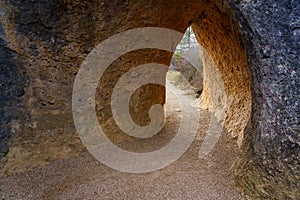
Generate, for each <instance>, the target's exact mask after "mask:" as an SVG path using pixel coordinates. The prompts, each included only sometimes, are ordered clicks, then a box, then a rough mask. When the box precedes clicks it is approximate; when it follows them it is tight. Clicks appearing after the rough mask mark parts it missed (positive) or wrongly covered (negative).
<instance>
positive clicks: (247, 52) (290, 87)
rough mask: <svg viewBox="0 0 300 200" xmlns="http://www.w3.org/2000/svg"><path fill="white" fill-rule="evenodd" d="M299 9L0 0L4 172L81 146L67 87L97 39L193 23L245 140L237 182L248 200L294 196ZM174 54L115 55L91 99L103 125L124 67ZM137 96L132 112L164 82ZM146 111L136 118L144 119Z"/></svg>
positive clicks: (235, 128) (159, 93) (234, 126)
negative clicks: (6, 145) (139, 29)
mask: <svg viewBox="0 0 300 200" xmlns="http://www.w3.org/2000/svg"><path fill="white" fill-rule="evenodd" d="M299 13H300V6H299V2H298V1H296V0H290V1H285V0H283V1H279V0H278V1H269V2H267V1H246V0H242V1H233V0H228V1H204V0H203V1H198V0H188V1H175V0H165V1H158V0H154V1H138V0H135V1H130V0H129V1H118V0H117V1H104V0H103V1H73V0H72V1H71V0H70V1H67V0H65V1H61V0H54V1H46V0H44V1H12V0H11V1H10V0H5V1H4V0H2V1H0V27H1V28H0V36H1V37H0V38H1V39H0V47H1V49H0V55H1V61H0V65H1V101H0V103H1V112H0V116H1V137H2V135H3V137H6V138H9V137H10V135H13V137H12V146H11V147H10V151H9V153H8V155H7V157H6V158H5V159H8V162H7V165H6V168H5V170H7V171H9V170H12V171H15V170H17V169H19V167H20V166H21V168H22V169H24V168H30V167H32V166H37V165H40V164H45V163H47V162H51V161H52V160H56V159H61V158H65V157H68V156H70V155H73V154H76V153H77V152H80V151H82V150H83V146H82V145H81V142H80V140H79V138H78V137H77V136H76V132H75V128H74V124H73V120H72V113H71V104H72V102H71V96H72V88H73V82H74V79H75V76H76V73H77V71H78V69H79V67H80V65H81V63H82V61H83V60H84V59H85V57H86V56H87V54H88V53H89V52H90V51H91V50H92V49H93V48H94V47H95V46H96V45H97V44H98V43H100V42H101V41H103V40H105V39H106V38H108V37H109V36H111V35H114V34H116V33H118V32H121V31H124V30H127V29H132V28H137V27H146V26H159V27H165V28H171V29H175V30H178V31H181V32H184V30H185V29H186V28H187V27H188V26H189V25H191V24H193V29H194V32H195V33H196V34H197V35H198V39H199V42H200V44H201V45H202V46H203V47H204V48H205V49H206V51H207V53H208V54H209V55H210V57H211V61H213V63H214V64H215V66H216V68H217V69H218V70H219V71H220V73H221V78H222V80H224V86H225V94H226V98H227V108H226V114H227V118H226V121H225V125H226V127H228V128H229V129H231V131H232V134H233V135H234V136H237V137H239V138H240V139H242V138H244V139H243V140H242V141H243V142H242V147H241V150H242V152H243V154H242V155H241V159H240V160H239V162H237V164H236V166H235V171H234V174H235V176H236V177H237V179H236V180H237V185H238V187H239V188H240V189H241V190H242V191H243V192H244V193H245V194H246V195H247V196H249V197H250V198H253V199H297V198H300V197H299V191H298V188H299V179H300V178H299V177H300V176H299V173H300V169H299V166H300V163H299V151H300V147H299V145H300V139H299V124H300V123H299V121H300V120H299V116H300V114H299V110H300V108H299V104H300V103H299V99H300V98H299V94H300V92H299V88H300V85H299V83H300V80H299V69H300V68H299V56H298V55H299V53H300V52H299V48H298V46H299V40H300V38H299V37H300V34H299ZM149 55H151V58H149ZM170 56H171V55H170V54H168V53H166V52H156V51H152V50H147V51H140V52H132V53H131V54H128V55H124V57H123V58H120V59H118V60H117V61H116V62H115V63H114V64H113V66H112V67H111V68H110V70H111V71H109V70H108V71H107V73H108V74H107V76H105V77H104V78H103V82H102V83H103V85H102V84H100V85H99V88H101V87H102V89H104V90H103V91H102V92H103V93H98V95H97V98H98V100H97V99H96V101H98V102H100V104H98V105H101V106H102V107H100V106H98V107H97V108H96V109H98V110H97V111H98V116H99V118H100V121H101V120H103V121H101V122H103V123H104V124H106V125H107V127H111V128H112V127H115V126H114V125H113V123H114V122H113V121H112V120H111V117H110V114H111V113H110V111H109V104H110V103H109V100H108V99H109V95H110V93H111V89H112V88H113V84H114V83H115V82H116V79H117V78H118V77H119V76H120V75H121V74H122V73H124V72H125V71H126V70H129V69H130V68H131V67H133V66H134V65H135V64H142V63H144V62H146V61H159V62H161V63H168V62H169V59H170ZM133 58H134V59H133ZM146 58H147V59H146ZM132 59H133V60H132ZM2 66H3V67H2ZM117 66H119V67H117ZM122 66H123V69H122ZM209 74H213V73H209ZM3 75H4V76H3ZM250 78H251V80H250ZM216 86H217V84H215V85H214V87H216ZM205 87H207V88H208V87H210V86H209V84H207V85H206V86H205ZM249 89H251V90H249ZM153 91H155V92H153ZM250 91H251V93H250ZM151 92H152V94H153V95H152V96H151V97H153V98H150V96H149V94H150V93H151ZM140 94H141V95H142V94H145V98H143V97H142V96H143V95H142V96H141V97H137V96H135V97H133V100H134V103H133V104H131V105H135V106H136V107H135V108H137V111H138V110H139V109H138V108H139V107H142V108H147V107H149V105H150V104H151V103H150V100H151V99H152V100H154V99H157V100H158V101H159V102H158V103H161V104H163V102H164V95H165V94H164V88H157V86H145V87H143V88H141V89H140V90H139V91H138V92H137V95H138V96H139V95H140ZM206 96H207V97H208V98H207V99H209V96H214V95H213V94H209V92H206ZM149 98H150V99H149ZM145 99H148V100H149V101H147V102H145ZM251 100H252V106H251V109H250V105H251ZM220 102H221V104H220V105H222V101H221V100H220ZM133 107H134V106H133ZM143 110H144V112H141V113H142V114H141V117H133V118H134V119H135V121H137V122H138V123H141V124H146V123H147V122H148V121H147V120H148V118H147V116H145V115H146V113H147V109H143ZM212 110H213V109H212ZM250 110H252V111H251V118H250V121H249V122H248V125H247V127H246V131H245V132H244V134H243V127H245V125H246V123H247V117H248V116H249V113H250ZM216 111H218V109H216ZM134 112H136V111H134V109H133V111H132V113H133V114H132V115H133V116H134V115H135V114H134ZM101 113H103V114H108V115H105V117H103V118H101V117H102V114H101ZM136 113H138V112H136ZM112 129H113V130H114V128H112ZM112 132H114V131H112ZM243 135H244V136H243ZM121 139H122V138H121ZM128 139H130V138H128ZM116 140H118V138H117V139H116ZM240 141H241V140H240ZM4 149H5V148H4ZM2 153H3V152H2Z"/></svg>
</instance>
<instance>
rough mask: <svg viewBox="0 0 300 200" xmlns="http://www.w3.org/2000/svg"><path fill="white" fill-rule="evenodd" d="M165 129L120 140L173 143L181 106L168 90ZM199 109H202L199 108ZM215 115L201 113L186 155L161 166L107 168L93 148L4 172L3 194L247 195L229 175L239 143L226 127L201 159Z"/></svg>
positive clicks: (155, 145) (213, 198)
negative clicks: (131, 169)
mask: <svg viewBox="0 0 300 200" xmlns="http://www.w3.org/2000/svg"><path fill="white" fill-rule="evenodd" d="M168 95H169V96H168V97H169V99H168V103H167V105H166V108H167V123H166V126H165V128H164V129H163V130H162V131H161V132H160V133H159V134H158V135H156V136H154V137H152V138H150V139H136V140H135V141H131V142H124V143H120V144H118V146H120V147H122V148H123V149H127V150H130V151H136V152H148V151H153V150H155V149H159V148H161V147H162V146H164V145H165V144H167V143H168V142H169V141H170V140H171V139H172V138H173V137H174V133H176V131H177V129H178V127H179V124H180V119H181V111H180V108H179V105H178V102H177V101H176V98H175V96H174V95H171V94H168ZM195 109H196V108H195ZM209 120H210V113H209V112H206V111H202V112H201V116H200V125H199V129H198V134H197V136H196V138H195V140H194V142H193V144H192V145H191V147H190V148H189V149H188V151H186V152H185V153H184V154H183V156H182V157H180V159H178V160H177V161H176V162H174V163H173V164H171V165H169V166H168V167H166V168H163V169H161V170H159V171H155V172H150V173H144V174H130V173H124V172H120V171H117V170H114V169H111V168H109V167H107V166H106V165H104V164H102V163H100V162H99V161H97V160H96V159H95V158H94V157H93V156H92V155H91V154H90V153H89V152H87V151H86V152H84V153H81V154H78V155H76V156H73V157H70V158H66V159H64V160H59V161H54V162H52V163H50V164H48V165H46V166H43V167H40V168H35V169H32V170H30V171H24V172H21V173H16V174H13V175H4V176H2V177H0V198H1V199H114V200H116V199H122V200H123V199H180V200H181V199H199V200H217V199H220V200H227V199H236V200H238V199H243V197H242V196H241V195H240V194H239V193H238V192H237V191H236V190H235V188H234V183H233V181H232V180H231V178H230V177H229V173H230V168H231V166H232V165H233V163H234V161H235V159H236V157H237V154H238V147H237V145H236V141H235V140H234V139H231V138H230V136H229V134H228V133H227V132H226V131H223V133H222V135H221V137H220V139H219V141H218V143H217V144H216V145H215V147H214V149H213V151H211V152H210V154H209V155H208V156H207V157H205V158H204V159H199V158H198V154H199V149H200V147H201V143H202V142H203V138H204V136H205V134H206V130H207V127H208V124H209Z"/></svg>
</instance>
